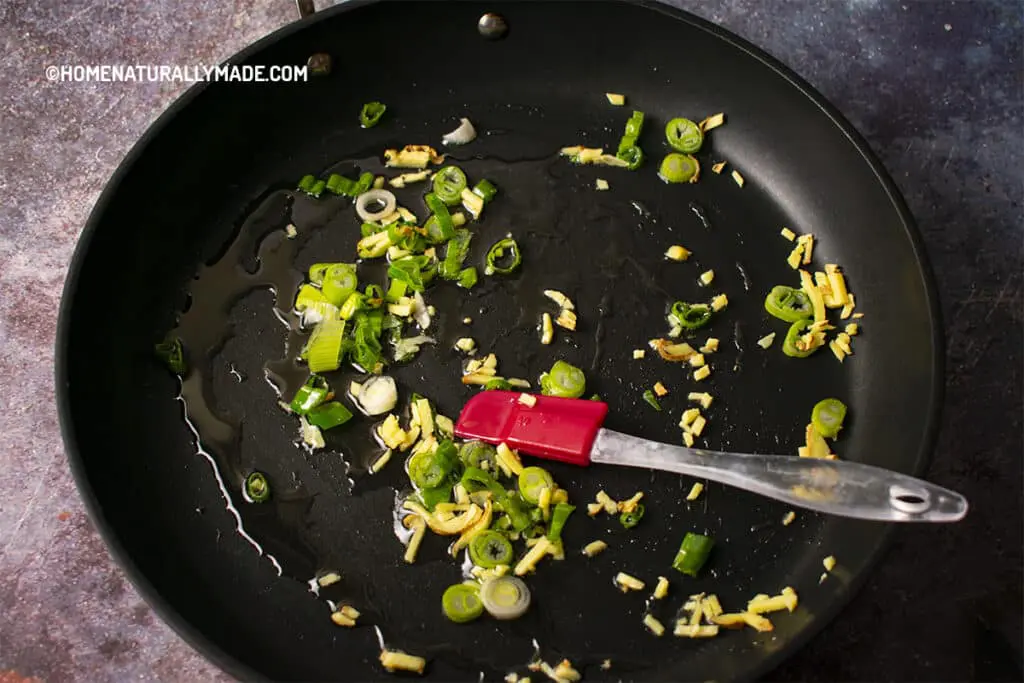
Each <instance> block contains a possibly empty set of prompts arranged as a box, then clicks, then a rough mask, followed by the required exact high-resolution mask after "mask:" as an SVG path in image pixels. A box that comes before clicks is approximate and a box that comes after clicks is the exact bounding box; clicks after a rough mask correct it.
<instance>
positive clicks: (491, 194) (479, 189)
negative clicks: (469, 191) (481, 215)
mask: <svg viewBox="0 0 1024 683" xmlns="http://www.w3.org/2000/svg"><path fill="white" fill-rule="evenodd" d="M473 194H475V195H477V196H478V197H480V198H482V199H483V200H484V203H485V204H489V203H490V202H491V200H492V199H494V198H495V197H496V196H497V195H498V188H496V187H495V186H494V183H492V182H491V181H490V180H487V179H484V180H481V181H480V182H478V183H477V184H476V185H474V186H473Z"/></svg>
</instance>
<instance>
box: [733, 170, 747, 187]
mask: <svg viewBox="0 0 1024 683" xmlns="http://www.w3.org/2000/svg"><path fill="white" fill-rule="evenodd" d="M732 179H733V182H735V183H736V184H737V185H739V186H740V187H743V185H744V184H745V183H746V182H747V181H746V180H744V179H743V176H742V175H740V172H739V171H733V172H732Z"/></svg>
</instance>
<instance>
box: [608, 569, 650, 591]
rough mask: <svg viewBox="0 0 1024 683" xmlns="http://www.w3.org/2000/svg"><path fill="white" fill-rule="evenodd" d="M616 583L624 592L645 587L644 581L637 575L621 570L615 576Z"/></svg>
mask: <svg viewBox="0 0 1024 683" xmlns="http://www.w3.org/2000/svg"><path fill="white" fill-rule="evenodd" d="M615 583H616V585H617V586H618V587H619V589H620V590H621V591H622V592H623V593H626V592H629V591H631V590H632V591H642V590H643V589H644V585H645V584H644V582H643V581H641V580H640V579H638V578H636V577H635V576H630V575H629V574H627V573H625V572H619V573H618V574H617V575H616V577H615Z"/></svg>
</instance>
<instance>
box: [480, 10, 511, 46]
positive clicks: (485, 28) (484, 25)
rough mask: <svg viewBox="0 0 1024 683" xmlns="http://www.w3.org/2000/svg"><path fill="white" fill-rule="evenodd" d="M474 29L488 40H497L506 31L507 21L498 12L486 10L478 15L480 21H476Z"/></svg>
mask: <svg viewBox="0 0 1024 683" xmlns="http://www.w3.org/2000/svg"><path fill="white" fill-rule="evenodd" d="M476 29H477V30H478V31H480V35H482V36H483V37H484V38H487V39H488V40H499V39H501V38H504V37H505V34H506V33H508V22H507V21H505V17H503V16H501V15H500V14H496V13H494V12H488V13H487V14H485V15H483V16H482V17H480V21H478V22H477V23H476Z"/></svg>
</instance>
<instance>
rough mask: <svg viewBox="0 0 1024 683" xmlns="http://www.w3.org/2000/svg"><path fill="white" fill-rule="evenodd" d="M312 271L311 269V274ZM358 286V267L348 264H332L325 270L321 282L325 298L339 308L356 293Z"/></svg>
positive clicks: (321, 289)
mask: <svg viewBox="0 0 1024 683" xmlns="http://www.w3.org/2000/svg"><path fill="white" fill-rule="evenodd" d="M312 270H313V269H312V268H310V274H312ZM358 286H359V278H358V277H357V276H356V267H355V266H353V265H351V264H348V263H332V264H331V265H329V266H328V267H327V269H326V270H324V272H323V275H322V276H321V280H320V291H321V292H323V295H324V298H326V299H327V301H329V302H330V303H332V304H333V305H335V306H338V307H340V306H341V305H342V304H344V303H345V299H347V298H348V297H349V295H350V294H351V293H352V292H354V291H356V287H358Z"/></svg>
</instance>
